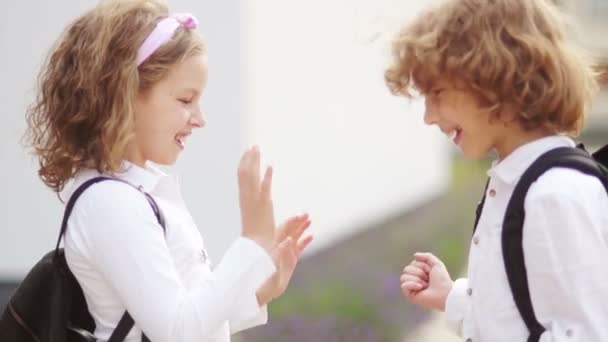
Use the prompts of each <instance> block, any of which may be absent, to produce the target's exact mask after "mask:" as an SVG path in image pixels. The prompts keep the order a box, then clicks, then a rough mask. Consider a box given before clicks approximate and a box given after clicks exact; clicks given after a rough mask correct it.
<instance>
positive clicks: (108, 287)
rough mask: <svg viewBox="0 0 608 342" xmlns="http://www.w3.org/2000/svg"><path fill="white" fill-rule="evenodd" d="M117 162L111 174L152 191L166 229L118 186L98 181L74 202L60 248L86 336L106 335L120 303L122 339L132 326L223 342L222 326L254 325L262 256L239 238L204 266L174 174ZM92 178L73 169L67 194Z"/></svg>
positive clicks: (159, 341) (136, 335)
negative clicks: (78, 296)
mask: <svg viewBox="0 0 608 342" xmlns="http://www.w3.org/2000/svg"><path fill="white" fill-rule="evenodd" d="M125 165H127V166H128V169H127V170H126V172H124V173H122V174H119V175H117V176H118V177H119V178H121V179H124V180H126V181H128V182H130V183H131V184H134V185H135V186H142V187H143V189H144V190H145V191H146V192H148V193H149V194H150V195H152V197H153V198H154V199H155V201H156V202H157V204H158V206H159V207H160V209H161V210H162V212H163V214H164V217H165V221H166V235H165V234H164V233H163V230H162V228H161V226H160V225H159V224H158V222H157V220H156V217H155V216H154V213H153V211H152V208H151V206H150V205H149V203H148V201H147V200H146V198H145V196H144V195H143V194H142V193H140V192H139V191H138V190H137V189H135V188H133V187H131V186H129V185H127V184H124V183H121V182H116V181H104V182H102V183H99V184H95V185H93V186H91V187H90V188H89V189H87V190H86V191H85V192H84V193H83V194H82V195H81V197H80V198H79V199H78V201H77V202H76V204H75V206H74V209H73V212H72V215H71V216H70V219H69V221H68V230H67V233H66V235H65V239H64V244H65V254H66V259H67V263H68V266H69V267H70V269H71V270H72V272H73V273H74V275H75V276H76V279H77V280H78V282H79V284H80V285H81V287H82V289H83V292H84V295H85V298H86V301H87V304H88V307H89V311H90V312H91V315H92V316H93V318H94V320H95V324H96V330H95V335H96V336H97V337H98V338H100V339H102V340H107V339H108V338H109V337H110V335H111V334H112V332H113V331H114V329H115V327H116V325H117V324H118V321H119V320H120V318H121V317H122V315H123V313H124V312H125V309H126V310H128V311H129V313H130V314H131V316H132V317H133V319H134V320H135V327H134V328H133V330H132V331H131V333H130V334H129V335H128V337H127V339H126V342H139V341H141V330H143V331H145V333H146V335H147V336H148V338H150V340H151V341H153V342H169V341H171V342H179V341H184V342H192V341H211V342H225V341H229V340H230V334H231V333H234V332H236V331H239V330H242V329H246V328H248V327H251V326H255V325H259V324H264V323H265V322H266V320H267V312H266V307H263V308H260V307H259V305H258V302H257V298H256V295H255V292H256V290H257V289H258V288H259V287H260V285H261V284H262V283H263V282H264V281H265V280H266V279H268V278H269V277H270V275H271V274H272V273H273V272H274V271H275V266H274V263H273V261H272V259H271V258H270V256H269V255H268V253H266V251H265V250H264V249H262V247H260V246H259V245H258V244H256V243H255V242H253V241H252V240H249V239H245V238H239V239H237V240H236V241H235V242H234V243H233V244H232V246H231V247H230V248H229V249H228V251H227V252H226V253H225V255H224V257H223V259H222V260H221V262H220V263H219V264H218V265H217V266H216V267H215V268H214V269H213V270H212V269H211V267H210V262H209V260H208V259H207V253H206V251H205V247H204V244H203V239H202V237H201V235H200V233H199V231H198V229H197V228H196V225H195V224H194V222H193V220H192V217H191V215H190V214H189V212H188V209H187V208H186V206H185V204H184V202H183V200H182V196H181V194H180V190H179V186H178V183H177V180H176V179H175V178H174V177H172V176H168V175H165V174H163V173H162V172H160V171H158V170H156V169H153V168H152V169H148V168H146V169H143V168H140V167H137V166H135V165H132V164H128V163H125ZM95 176H99V174H98V173H97V172H96V171H92V170H86V171H83V172H81V173H79V174H78V175H77V176H76V177H75V180H74V184H73V187H72V189H71V191H73V190H75V189H76V187H77V186H79V185H80V184H82V183H83V182H84V181H86V180H87V179H90V178H92V177H95ZM71 191H68V193H67V194H66V195H68V196H69V194H71ZM65 198H67V197H65Z"/></svg>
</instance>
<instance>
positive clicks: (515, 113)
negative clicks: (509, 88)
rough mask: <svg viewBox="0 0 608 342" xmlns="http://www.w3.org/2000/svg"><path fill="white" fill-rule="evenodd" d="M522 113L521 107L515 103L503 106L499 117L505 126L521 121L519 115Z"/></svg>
mask: <svg viewBox="0 0 608 342" xmlns="http://www.w3.org/2000/svg"><path fill="white" fill-rule="evenodd" d="M520 112H521V108H520V106H517V105H515V104H513V103H505V104H503V105H502V108H501V110H500V113H499V114H498V117H499V119H500V121H501V122H504V123H505V124H509V123H513V122H516V121H518V120H519V115H520Z"/></svg>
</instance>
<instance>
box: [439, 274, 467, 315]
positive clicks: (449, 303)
mask: <svg viewBox="0 0 608 342" xmlns="http://www.w3.org/2000/svg"><path fill="white" fill-rule="evenodd" d="M468 289H469V281H468V280H467V279H466V278H461V279H458V280H456V281H455V282H454V286H453V287H452V290H451V291H450V293H449V294H448V297H447V299H446V301H445V313H446V318H447V319H448V321H450V322H451V323H461V322H462V321H463V320H464V316H465V313H466V310H467V307H468V306H469V305H470V301H471V299H470V298H469V295H468V294H467V290H468Z"/></svg>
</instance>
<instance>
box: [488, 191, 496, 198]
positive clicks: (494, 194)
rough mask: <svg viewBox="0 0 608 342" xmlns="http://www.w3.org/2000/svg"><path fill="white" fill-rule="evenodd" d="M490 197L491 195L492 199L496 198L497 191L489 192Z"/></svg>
mask: <svg viewBox="0 0 608 342" xmlns="http://www.w3.org/2000/svg"><path fill="white" fill-rule="evenodd" d="M488 195H490V197H494V196H496V190H494V189H490V191H489V192H488Z"/></svg>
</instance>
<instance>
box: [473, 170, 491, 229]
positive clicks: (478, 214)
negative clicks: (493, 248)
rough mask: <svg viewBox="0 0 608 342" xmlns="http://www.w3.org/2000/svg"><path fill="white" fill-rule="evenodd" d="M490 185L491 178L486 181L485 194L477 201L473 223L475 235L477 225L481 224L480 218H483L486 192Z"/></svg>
mask: <svg viewBox="0 0 608 342" xmlns="http://www.w3.org/2000/svg"><path fill="white" fill-rule="evenodd" d="M489 186H490V178H488V180H487V181H486V186H485V189H484V190H483V196H482V197H481V201H479V203H477V208H476V209H475V224H474V225H473V235H475V232H476V231H477V225H478V224H479V219H480V218H481V212H482V211H483V205H484V204H485V203H486V193H487V192H488V187H489Z"/></svg>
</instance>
